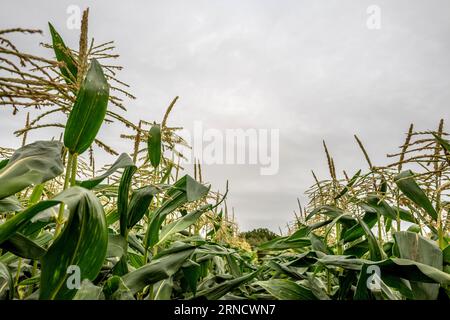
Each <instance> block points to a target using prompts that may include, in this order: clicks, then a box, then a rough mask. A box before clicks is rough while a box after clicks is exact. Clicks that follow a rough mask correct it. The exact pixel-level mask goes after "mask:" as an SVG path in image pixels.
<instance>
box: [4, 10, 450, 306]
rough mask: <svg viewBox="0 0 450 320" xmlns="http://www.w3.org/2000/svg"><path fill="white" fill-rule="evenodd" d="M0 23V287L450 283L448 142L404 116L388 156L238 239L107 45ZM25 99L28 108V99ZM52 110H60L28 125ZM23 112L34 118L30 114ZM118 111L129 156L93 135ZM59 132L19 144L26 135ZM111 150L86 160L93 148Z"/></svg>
mask: <svg viewBox="0 0 450 320" xmlns="http://www.w3.org/2000/svg"><path fill="white" fill-rule="evenodd" d="M11 33H19V34H31V36H32V35H33V34H34V33H41V31H40V30H28V29H20V28H17V29H7V30H0V70H1V71H0V104H1V105H3V106H4V108H11V110H12V112H13V113H14V114H16V113H18V112H22V111H26V110H31V111H30V112H29V113H28V116H27V120H26V123H25V126H24V128H22V129H20V130H18V131H17V132H16V134H17V136H19V137H21V138H22V146H21V147H20V148H18V149H17V150H12V149H7V148H0V299H26V300H35V299H45V300H57V299H76V300H77V299H78V300H79V299H89V300H97V299H106V300H167V299H251V300H257V299H281V300H331V299H333V300H359V299H364V300H369V299H389V300H406V299H433V300H434V299H448V297H449V294H450V247H449V241H450V235H449V227H450V215H449V208H450V202H449V189H450V180H449V175H450V171H449V168H450V142H449V140H448V134H447V133H446V132H445V130H444V123H443V121H441V123H440V124H439V126H438V129H437V130H435V131H426V132H417V131H414V127H413V126H412V125H411V127H410V129H409V131H408V133H407V136H406V140H405V143H404V144H403V145H402V146H401V147H400V151H399V152H398V153H395V154H390V155H388V157H389V158H393V159H395V160H394V161H393V162H392V164H390V165H387V166H376V165H374V164H373V163H372V162H371V160H370V158H369V155H368V152H367V151H366V149H365V148H364V146H363V144H362V142H361V141H360V140H359V139H358V138H357V137H356V136H355V138H356V141H357V143H358V145H359V146H360V148H361V150H362V152H363V155H364V156H365V158H366V160H367V163H368V167H367V168H362V169H361V170H358V171H357V172H355V173H354V174H352V175H348V174H347V173H346V172H345V171H343V176H342V178H340V177H339V175H338V173H337V171H336V167H335V163H334V160H333V158H332V156H331V155H330V152H329V151H328V148H327V146H326V144H325V143H324V147H325V154H326V158H327V162H328V167H329V171H330V177H329V178H327V179H324V180H319V179H318V178H317V176H316V175H315V174H314V173H313V177H314V181H315V183H314V185H313V186H312V187H311V188H310V189H309V190H307V195H308V196H309V200H310V201H309V203H308V204H307V206H306V207H302V206H301V205H299V212H295V218H296V219H295V221H294V222H293V224H292V225H291V226H290V232H289V234H287V235H285V236H282V235H277V236H275V235H273V236H272V235H271V239H270V240H269V241H267V242H264V243H257V244H256V245H253V246H250V245H249V244H248V243H246V242H245V240H244V239H243V238H242V237H240V236H239V232H238V228H237V226H236V224H235V223H234V213H233V218H230V216H229V213H228V208H227V205H226V196H227V192H228V184H227V185H226V188H225V190H224V192H223V193H221V192H219V191H213V190H212V188H211V186H210V185H208V184H206V183H204V182H203V176H202V171H201V166H200V165H199V164H196V165H195V172H194V175H193V176H190V175H188V174H186V173H185V172H184V168H182V166H180V159H182V158H183V154H182V153H181V152H179V151H178V149H177V148H178V147H179V146H186V142H185V141H184V140H183V139H182V138H181V137H180V136H179V135H178V134H177V131H178V130H179V129H180V128H179V127H169V126H168V125H167V123H168V119H169V115H170V112H171V111H172V110H173V108H174V106H175V104H176V101H177V99H178V97H176V98H175V99H173V101H172V102H171V103H170V105H169V106H168V108H167V111H166V113H165V115H164V116H163V118H162V120H161V121H158V120H157V119H151V120H150V119H147V120H145V119H142V120H140V121H139V122H138V123H137V124H134V123H132V122H131V121H129V120H127V119H126V118H125V116H123V115H121V112H125V111H126V109H125V104H126V99H127V98H130V99H133V98H134V97H133V96H132V95H131V94H130V93H128V92H127V91H126V90H125V89H127V88H128V86H127V85H126V84H125V83H124V82H123V81H120V80H118V79H117V78H116V71H118V70H119V69H121V67H119V66H114V65H111V64H106V63H103V60H105V59H114V58H116V57H117V55H115V54H112V53H110V52H109V51H110V50H112V49H113V43H112V42H109V43H105V44H100V45H96V44H95V43H94V42H93V41H89V38H88V11H87V10H86V11H85V12H84V14H83V19H82V26H81V34H80V41H79V48H77V49H71V48H70V47H69V46H68V44H67V43H66V42H65V41H64V40H63V38H62V37H61V35H60V34H59V33H58V31H57V30H56V29H55V27H54V26H53V25H52V24H51V23H49V34H50V39H49V40H51V44H44V47H46V48H48V49H50V50H51V52H52V54H50V55H49V57H38V56H33V55H30V54H27V53H23V52H21V51H19V50H18V48H17V47H16V46H14V44H13V43H12V42H11V40H9V39H8V36H9V35H10V34H11ZM33 109H34V110H33ZM55 114H59V115H61V116H62V117H59V118H62V119H66V121H65V123H53V122H47V123H42V122H43V121H44V120H45V119H49V118H50V117H51V116H54V115H55ZM32 116H34V118H32ZM112 121H118V122H119V123H121V124H124V125H125V127H126V129H127V130H132V133H124V134H122V135H121V137H122V138H123V139H127V140H129V141H130V145H131V146H132V148H131V150H130V153H127V152H123V153H120V154H119V152H117V151H115V150H113V149H112V148H111V147H110V146H108V145H106V144H105V143H103V142H102V140H101V138H100V136H101V127H102V126H103V125H104V124H105V123H109V122H112ZM48 127H56V128H60V130H61V131H62V133H61V136H60V137H59V139H58V137H56V138H53V139H49V140H48V141H35V142H31V143H29V142H28V141H27V140H28V137H27V135H28V133H29V132H30V131H32V130H37V129H43V128H48ZM99 149H100V150H106V151H107V152H108V153H110V154H112V155H114V156H115V157H116V160H115V161H114V162H113V163H112V164H111V165H107V166H104V167H103V168H100V169H97V168H96V165H95V155H94V151H96V150H99Z"/></svg>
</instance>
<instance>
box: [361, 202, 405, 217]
mask: <svg viewBox="0 0 450 320" xmlns="http://www.w3.org/2000/svg"><path fill="white" fill-rule="evenodd" d="M361 206H362V207H363V208H364V209H365V210H366V211H370V210H371V209H373V210H374V211H375V212H377V213H378V214H380V215H382V216H385V217H387V218H391V219H394V220H395V219H397V213H396V212H395V210H394V209H393V208H392V207H391V206H390V205H389V204H388V203H387V202H386V201H384V200H381V199H380V198H378V197H375V196H369V197H367V199H366V200H365V203H364V204H363V205H361Z"/></svg>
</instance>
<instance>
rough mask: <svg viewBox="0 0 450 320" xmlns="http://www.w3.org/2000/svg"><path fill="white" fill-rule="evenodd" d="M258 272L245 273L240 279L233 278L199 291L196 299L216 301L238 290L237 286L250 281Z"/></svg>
mask: <svg viewBox="0 0 450 320" xmlns="http://www.w3.org/2000/svg"><path fill="white" fill-rule="evenodd" d="M258 272H259V270H257V271H253V272H251V273H247V274H246V275H243V276H242V277H239V278H235V279H232V280H227V281H224V282H222V283H221V284H218V285H216V286H213V287H211V288H208V289H204V290H201V291H199V292H198V293H197V295H196V298H205V299H208V300H218V299H220V298H221V297H223V296H224V295H225V294H227V293H229V292H231V291H233V290H234V289H236V288H238V287H239V286H241V285H243V284H245V283H246V282H248V281H250V280H252V279H253V278H254V277H256V275H257V274H258Z"/></svg>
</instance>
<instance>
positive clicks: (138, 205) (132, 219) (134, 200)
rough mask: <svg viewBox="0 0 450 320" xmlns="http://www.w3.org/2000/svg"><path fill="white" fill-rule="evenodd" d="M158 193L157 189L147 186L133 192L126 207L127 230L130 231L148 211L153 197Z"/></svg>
mask: <svg viewBox="0 0 450 320" xmlns="http://www.w3.org/2000/svg"><path fill="white" fill-rule="evenodd" d="M159 192H160V189H159V188H156V187H153V186H147V187H143V188H140V189H138V190H135V191H134V192H133V193H132V195H131V199H130V203H129V205H128V228H129V229H131V228H133V226H134V225H135V224H136V223H138V222H139V221H140V220H141V219H142V217H143V216H144V215H145V214H146V212H147V211H148V207H149V205H150V203H151V202H152V199H153V196H155V195H156V194H158V193H159Z"/></svg>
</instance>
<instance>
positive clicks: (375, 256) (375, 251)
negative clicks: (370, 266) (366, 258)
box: [358, 218, 384, 261]
mask: <svg viewBox="0 0 450 320" xmlns="http://www.w3.org/2000/svg"><path fill="white" fill-rule="evenodd" d="M358 223H359V224H360V225H361V227H362V228H363V230H364V233H365V236H366V238H367V241H368V244H369V252H370V259H371V260H373V261H379V260H382V259H383V257H384V251H383V250H382V249H381V248H380V245H379V243H378V241H377V239H376V238H375V236H374V235H373V233H372V231H371V230H370V228H369V227H368V226H367V224H366V223H365V222H364V221H363V220H362V219H360V218H358Z"/></svg>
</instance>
